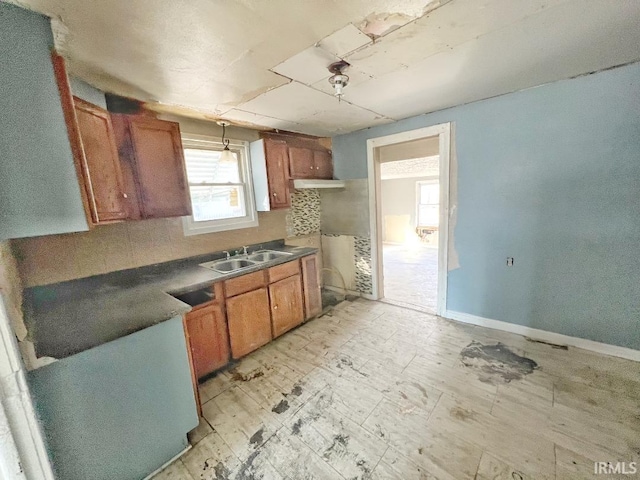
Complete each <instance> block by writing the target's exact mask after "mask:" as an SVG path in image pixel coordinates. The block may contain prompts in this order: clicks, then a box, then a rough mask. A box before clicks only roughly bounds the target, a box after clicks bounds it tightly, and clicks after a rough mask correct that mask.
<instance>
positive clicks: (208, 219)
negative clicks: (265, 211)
mask: <svg viewBox="0 0 640 480" xmlns="http://www.w3.org/2000/svg"><path fill="white" fill-rule="evenodd" d="M182 146H183V148H184V161H185V166H186V169H187V181H188V182H189V193H190V196H191V207H192V210H193V214H192V215H191V216H190V217H184V220H183V226H184V234H185V235H198V234H200V233H210V232H220V231H223V230H234V229H239V228H247V227H255V226H257V225H258V216H257V214H256V208H255V204H254V200H253V185H252V183H251V170H250V167H249V164H250V162H249V149H248V146H247V143H246V142H238V141H231V142H230V144H229V149H230V150H231V152H232V153H233V156H234V157H235V161H230V162H221V161H220V156H221V152H222V149H223V145H222V143H221V142H220V141H217V140H216V139H213V138H210V137H203V136H195V135H190V136H184V137H183V138H182Z"/></svg>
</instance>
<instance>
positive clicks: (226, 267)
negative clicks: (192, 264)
mask: <svg viewBox="0 0 640 480" xmlns="http://www.w3.org/2000/svg"><path fill="white" fill-rule="evenodd" d="M289 255H291V254H290V253H287V252H278V251H276V250H261V251H258V252H255V253H252V254H250V255H239V256H236V257H233V258H229V259H225V260H214V261H212V262H206V263H201V264H200V266H201V267H205V268H209V269H211V270H213V271H215V272H218V273H231V272H236V271H238V270H242V269H245V268H250V267H253V266H254V265H256V264H259V263H265V262H269V261H271V260H276V259H278V258H282V257H287V256H289Z"/></svg>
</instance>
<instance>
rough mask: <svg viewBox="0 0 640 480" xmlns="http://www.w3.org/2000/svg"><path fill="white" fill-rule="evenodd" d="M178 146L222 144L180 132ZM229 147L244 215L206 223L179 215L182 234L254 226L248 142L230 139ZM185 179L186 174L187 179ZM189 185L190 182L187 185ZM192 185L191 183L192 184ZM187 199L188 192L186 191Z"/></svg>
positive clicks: (217, 146)
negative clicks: (241, 187) (237, 169)
mask: <svg viewBox="0 0 640 480" xmlns="http://www.w3.org/2000/svg"><path fill="white" fill-rule="evenodd" d="M182 148H185V149H187V148H192V149H202V150H217V151H220V150H222V149H223V148H224V145H223V144H222V142H221V141H220V139H219V138H218V137H210V136H208V135H194V134H184V135H182ZM229 150H231V151H232V152H234V153H235V154H236V155H237V157H238V158H239V159H240V162H239V163H240V180H241V183H243V184H244V197H245V198H244V202H245V206H246V211H247V214H246V215H245V216H244V217H235V218H223V219H220V220H209V221H206V222H196V221H194V219H193V215H189V216H187V217H182V228H183V231H184V235H185V236H191V235H201V234H204V233H213V232H224V231H227V230H239V229H242V228H250V227H257V226H258V212H257V211H256V202H255V200H254V194H253V176H252V174H251V157H250V156H249V155H250V154H249V142H245V141H241V140H230V141H229ZM188 181H189V178H188V177H187V182H188ZM189 186H190V187H191V184H189ZM194 186H195V185H194ZM189 198H191V193H189Z"/></svg>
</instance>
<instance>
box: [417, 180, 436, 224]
mask: <svg viewBox="0 0 640 480" xmlns="http://www.w3.org/2000/svg"><path fill="white" fill-rule="evenodd" d="M439 223H440V184H439V183H438V181H437V180H435V181H430V182H418V225H417V226H418V227H427V226H428V227H437V226H438V224H439Z"/></svg>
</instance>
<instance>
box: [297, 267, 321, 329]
mask: <svg viewBox="0 0 640 480" xmlns="http://www.w3.org/2000/svg"><path fill="white" fill-rule="evenodd" d="M300 263H301V264H302V283H303V286H304V288H303V290H304V307H305V319H306V320H309V319H310V318H312V317H315V316H316V315H319V314H320V312H322V292H321V290H320V288H321V287H320V286H321V282H320V268H319V267H318V256H317V255H309V256H308V257H303V258H301V259H300Z"/></svg>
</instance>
